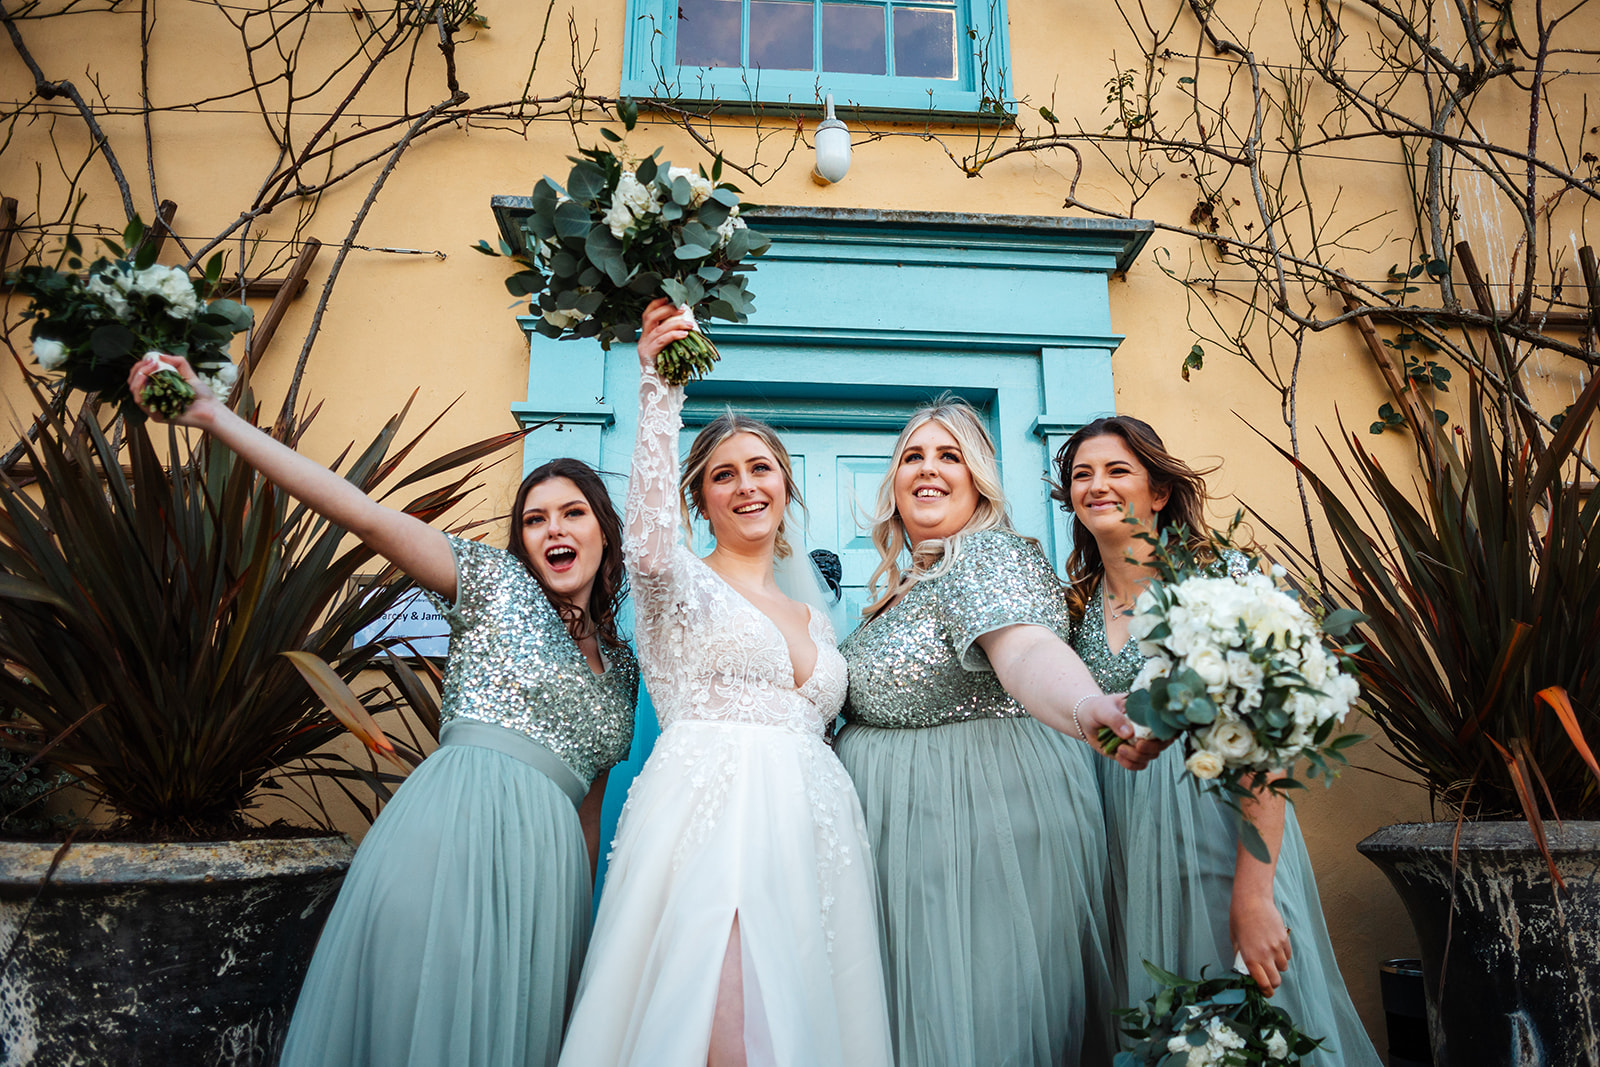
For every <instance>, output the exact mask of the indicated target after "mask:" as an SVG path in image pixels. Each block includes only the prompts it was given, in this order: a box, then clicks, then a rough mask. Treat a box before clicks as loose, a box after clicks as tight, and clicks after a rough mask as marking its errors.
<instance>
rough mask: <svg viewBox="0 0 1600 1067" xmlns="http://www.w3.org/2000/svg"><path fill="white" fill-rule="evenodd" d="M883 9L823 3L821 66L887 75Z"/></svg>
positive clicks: (854, 72) (852, 71)
mask: <svg viewBox="0 0 1600 1067" xmlns="http://www.w3.org/2000/svg"><path fill="white" fill-rule="evenodd" d="M883 30H884V25H883V8H881V7H878V6H877V5H873V6H871V7H868V6H866V5H864V4H823V5H822V69H823V70H831V71H837V72H838V73H840V74H887V73H888V66H889V61H888V49H887V48H886V47H885V46H884V42H883Z"/></svg>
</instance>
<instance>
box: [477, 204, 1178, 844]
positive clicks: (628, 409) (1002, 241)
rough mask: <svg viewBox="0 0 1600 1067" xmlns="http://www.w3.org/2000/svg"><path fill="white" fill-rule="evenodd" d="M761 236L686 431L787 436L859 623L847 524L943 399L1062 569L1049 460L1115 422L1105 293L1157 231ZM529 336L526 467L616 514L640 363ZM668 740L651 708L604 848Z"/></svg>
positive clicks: (608, 818) (613, 789) (811, 533)
mask: <svg viewBox="0 0 1600 1067" xmlns="http://www.w3.org/2000/svg"><path fill="white" fill-rule="evenodd" d="M528 206H529V205H528V201H527V199H526V198H525V197H495V198H494V199H493V201H492V207H493V210H494V212H495V215H496V218H497V220H498V222H499V225H500V231H501V234H502V236H504V237H505V238H506V239H507V240H508V241H509V240H512V239H513V237H514V234H515V233H516V220H517V219H518V218H519V217H520V216H523V215H525V214H526V213H527V211H528ZM752 223H753V224H754V225H756V226H757V227H758V228H759V229H761V230H762V231H763V232H765V233H767V234H768V235H769V236H771V237H772V240H773V244H772V249H771V250H770V251H769V252H768V253H767V254H766V255H765V256H763V257H762V258H761V259H760V260H759V261H758V264H759V269H758V270H757V271H756V273H755V275H754V276H753V278H752V279H751V289H752V290H753V291H754V292H755V294H756V308H757V310H756V312H755V314H754V315H752V317H751V321H750V322H748V323H744V324H732V323H722V322H714V323H711V324H710V326H709V327H708V332H709V333H710V334H711V336H712V337H713V338H714V339H715V340H716V342H717V346H718V348H719V350H720V351H721V353H722V361H721V363H720V364H719V365H718V366H717V369H716V371H715V372H714V374H713V375H712V377H711V378H710V379H709V380H707V381H704V382H697V383H694V384H693V385H691V386H690V387H689V389H688V395H687V399H686V402H685V409H684V412H685V414H684V421H685V424H686V428H688V429H690V430H693V429H694V428H695V427H697V426H700V425H703V424H704V423H705V422H708V421H709V420H710V419H712V418H714V417H715V416H716V414H717V413H718V412H720V411H721V410H722V409H723V408H724V407H725V406H732V407H735V408H737V409H738V410H740V411H743V412H746V413H748V414H751V415H754V416H755V417H757V418H762V419H765V420H766V421H768V422H770V423H772V424H773V425H774V426H775V427H776V428H777V429H778V430H779V431H780V432H781V433H783V434H784V436H785V437H786V439H787V440H788V441H789V442H790V444H791V447H792V450H793V451H794V452H795V454H796V456H797V459H798V460H799V462H800V465H801V466H803V467H804V481H803V483H802V491H803V492H804V493H805V494H806V495H807V497H808V500H810V501H812V502H813V507H814V509H815V510H814V514H813V516H812V522H811V524H810V525H809V527H808V528H807V530H806V547H807V548H814V547H824V548H830V549H833V550H834V551H837V552H839V553H840V555H841V557H842V558H843V560H844V563H845V583H846V586H847V596H848V597H849V598H850V600H851V602H852V603H853V604H855V605H859V603H860V601H861V597H862V587H863V586H864V583H865V580H866V577H867V575H868V574H870V572H871V569H872V566H874V565H875V561H874V560H873V559H872V557H871V553H870V543H869V542H868V541H867V540H866V534H865V532H864V531H859V530H856V529H855V525H854V522H853V521H852V520H853V515H852V514H851V512H852V510H854V511H855V512H858V513H859V514H861V515H862V516H863V518H864V517H865V515H866V514H868V513H869V512H870V510H871V508H872V505H873V498H874V496H875V492H876V485H877V479H878V478H879V477H881V472H882V471H883V470H884V469H886V464H887V457H888V453H889V451H890V450H891V449H892V447H893V442H894V437H895V435H896V434H897V433H898V432H899V429H900V427H901V426H902V425H903V424H904V422H905V419H906V416H907V415H909V414H910V413H911V412H912V411H913V410H915V409H916V408H917V407H920V406H922V405H923V404H926V403H927V402H928V401H929V400H931V399H932V398H934V397H936V396H939V395H940V394H944V393H949V394H953V395H957V396H961V397H963V398H965V399H967V400H969V401H971V402H972V403H973V404H975V405H977V406H978V407H979V408H980V409H981V410H982V411H983V413H984V415H985V417H986V418H987V420H988V425H989V429H990V432H991V433H993V434H994V437H995V443H996V447H997V450H998V452H999V456H1000V464H1001V473H1002V481H1003V484H1004V486H1005V490H1006V494H1007V497H1008V499H1009V502H1010V505H1011V511H1012V517H1013V519H1014V520H1015V522H1016V525H1017V527H1018V529H1020V530H1022V531H1023V532H1024V533H1028V534H1031V535H1033V536H1036V537H1038V538H1040V540H1041V541H1043V542H1044V544H1045V546H1046V548H1047V550H1049V551H1050V552H1051V554H1052V556H1053V558H1055V560H1056V563H1057V565H1058V566H1059V564H1060V563H1061V561H1062V558H1063V556H1064V546H1065V545H1066V544H1067V526H1066V519H1065V517H1064V516H1063V514H1062V513H1061V512H1060V511H1059V510H1058V509H1054V508H1052V507H1051V505H1050V501H1049V499H1048V495H1047V486H1046V485H1045V482H1044V478H1045V477H1046V474H1047V471H1048V467H1049V459H1050V457H1051V456H1052V455H1053V454H1054V452H1055V450H1056V448H1057V447H1059V445H1060V444H1061V442H1062V441H1064V440H1065V438H1066V437H1067V436H1068V435H1069V434H1071V433H1072V431H1073V430H1075V429H1076V428H1077V427H1079V426H1081V425H1083V424H1084V423H1085V422H1087V421H1089V420H1090V419H1093V418H1095V417H1097V416H1099V415H1106V414H1111V413H1113V412H1114V411H1115V393H1114V390H1113V386H1112V377H1111V354H1112V352H1114V351H1115V350H1116V347H1117V345H1118V343H1119V342H1120V341H1121V337H1120V336H1119V335H1117V334H1116V333H1113V332H1112V330H1111V313H1110V299H1109V293H1108V288H1107V283H1108V278H1109V277H1110V276H1111V275H1112V274H1115V273H1118V272H1121V271H1124V270H1126V269H1127V267H1128V266H1129V265H1130V264H1131V263H1132V261H1133V259H1134V258H1135V257H1136V256H1137V255H1138V253H1139V251H1140V249H1141V248H1142V247H1143V245H1144V242H1145V241H1146V239H1147V238H1148V237H1149V234H1150V232H1151V229H1152V227H1151V225H1150V224H1149V223H1147V222H1130V221H1126V220H1101V219H1075V218H1031V217H1021V216H994V215H949V214H924V213H914V212H894V211H872V210H856V209H826V208H767V209H764V210H763V211H762V213H761V216H760V219H759V221H756V220H754V219H752ZM519 322H520V324H521V325H522V328H523V331H524V333H525V334H526V335H527V338H528V345H529V375H528V398H527V400H525V401H523V402H521V403H517V404H513V405H512V411H513V413H514V414H515V415H516V417H517V419H518V421H519V422H520V423H521V424H522V425H524V426H530V425H539V424H544V425H541V426H540V428H539V429H536V430H534V431H533V432H532V433H531V434H529V436H528V439H527V444H526V446H525V455H524V462H525V469H531V468H532V467H533V466H535V465H536V464H538V463H540V462H543V461H544V460H546V459H548V458H551V457H553V456H575V457H577V458H579V459H582V460H584V461H585V462H588V463H590V464H593V465H594V466H595V467H597V468H598V469H600V470H601V471H603V472H606V473H607V474H608V475H610V476H612V477H611V479H610V480H611V484H612V485H613V487H614V491H615V495H616V496H617V498H618V501H619V503H620V501H621V497H622V495H623V492H624V491H625V486H626V478H627V471H628V466H629V460H630V457H631V454H632V449H633V438H634V431H635V427H636V425H637V414H636V407H637V401H636V398H637V395H638V362H637V357H636V356H635V354H634V351H633V346H632V345H616V346H614V347H613V348H612V349H611V351H609V352H606V351H603V350H602V349H601V348H600V346H599V345H598V344H595V343H593V342H582V343H578V342H557V341H551V340H549V339H548V338H545V337H541V336H539V335H538V334H537V333H535V332H534V331H533V328H532V326H533V320H532V319H530V318H527V317H522V318H520V319H519ZM697 547H700V548H701V550H702V551H704V550H705V548H706V546H697ZM655 734H656V730H655V715H654V710H653V708H651V706H650V704H649V701H648V698H647V697H646V696H644V695H643V694H641V700H640V715H639V722H638V729H637V731H636V740H635V744H634V749H633V754H632V757H631V758H630V759H629V761H628V763H626V764H624V765H620V766H618V767H617V768H615V769H614V770H613V772H612V776H611V784H610V787H609V789H608V793H607V800H606V814H605V820H604V823H603V826H602V833H603V834H606V835H608V836H609V835H610V833H611V832H612V830H613V829H614V827H615V819H616V811H617V809H618V807H620V802H621V797H622V795H623V793H624V791H625V788H626V785H627V783H628V782H631V780H632V778H633V774H634V773H636V772H637V769H638V767H639V766H640V765H641V764H642V763H643V760H644V757H645V755H646V754H647V753H648V752H649V746H650V744H651V743H652V742H653V741H654V738H655Z"/></svg>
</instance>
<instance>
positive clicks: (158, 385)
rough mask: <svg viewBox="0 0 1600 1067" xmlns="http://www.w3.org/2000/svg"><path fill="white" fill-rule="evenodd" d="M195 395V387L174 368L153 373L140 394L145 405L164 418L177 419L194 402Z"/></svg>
mask: <svg viewBox="0 0 1600 1067" xmlns="http://www.w3.org/2000/svg"><path fill="white" fill-rule="evenodd" d="M194 397H195V392H194V389H193V387H192V386H190V385H189V383H188V382H186V381H184V380H183V379H182V378H180V377H178V372H177V371H173V370H160V371H157V372H156V373H155V374H152V375H151V376H150V379H149V381H148V383H147V384H146V385H145V387H144V392H143V393H140V394H139V399H140V400H142V401H143V402H144V404H145V406H146V407H148V408H149V409H150V410H151V411H154V412H155V413H156V414H157V415H160V416H161V417H162V418H163V419H175V418H177V417H178V416H179V415H182V414H183V413H184V412H185V411H187V410H188V409H189V405H190V404H191V403H193V402H194Z"/></svg>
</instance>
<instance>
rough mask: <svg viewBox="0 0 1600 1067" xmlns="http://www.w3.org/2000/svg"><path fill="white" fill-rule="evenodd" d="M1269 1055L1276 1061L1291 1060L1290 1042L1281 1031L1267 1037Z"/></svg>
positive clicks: (1273, 1032) (1275, 1031)
mask: <svg viewBox="0 0 1600 1067" xmlns="http://www.w3.org/2000/svg"><path fill="white" fill-rule="evenodd" d="M1267 1055H1268V1056H1270V1057H1272V1058H1273V1059H1275V1060H1286V1059H1288V1058H1289V1042H1288V1041H1287V1040H1285V1038H1284V1036H1283V1032H1282V1031H1281V1030H1274V1031H1272V1033H1270V1034H1268V1035H1267Z"/></svg>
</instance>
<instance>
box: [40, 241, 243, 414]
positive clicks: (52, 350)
mask: <svg viewBox="0 0 1600 1067" xmlns="http://www.w3.org/2000/svg"><path fill="white" fill-rule="evenodd" d="M144 233H145V228H144V224H143V223H142V222H140V221H139V219H138V218H137V217H136V218H134V219H133V221H131V222H129V223H128V228H127V229H126V230H125V231H124V232H123V235H122V240H123V242H124V244H125V245H126V247H127V248H137V247H138V246H139V244H140V241H141V240H142V238H143V237H144ZM104 244H105V245H106V247H107V249H108V250H109V251H110V252H111V255H112V256H113V257H114V258H110V259H107V258H104V257H102V258H100V259H97V260H95V261H94V262H93V263H91V264H90V265H89V268H88V273H87V276H81V275H80V274H79V273H78V272H79V271H80V270H82V269H83V260H82V256H83V245H82V244H81V243H80V242H79V241H78V239H77V238H76V237H74V236H72V235H70V234H69V235H68V236H67V241H66V247H65V249H64V250H63V257H62V258H63V260H64V262H65V266H66V268H67V269H66V270H60V269H57V268H59V266H60V265H61V264H60V263H58V264H57V268H51V267H44V266H39V265H29V266H26V267H23V268H22V269H21V270H19V271H18V272H17V281H16V288H17V291H18V292H20V293H24V294H26V295H27V296H29V297H30V298H32V302H31V303H30V304H29V306H28V309H27V310H26V311H25V312H24V313H23V316H22V317H23V318H24V319H32V320H34V322H33V330H32V334H31V336H32V341H33V356H34V358H35V359H36V360H38V361H39V366H40V367H41V368H42V369H44V370H46V371H60V372H61V374H62V376H63V377H64V378H65V380H66V384H67V386H68V387H69V388H72V389H79V390H82V391H84V392H98V393H99V394H100V395H101V396H102V397H104V398H105V399H107V400H110V401H113V402H115V403H118V404H120V405H121V407H122V414H123V415H124V417H126V418H130V419H134V420H141V419H143V418H144V413H143V412H142V411H140V410H139V407H138V405H137V404H135V403H134V400H133V397H132V396H131V395H129V393H128V373H129V371H131V370H132V369H133V365H134V364H135V363H138V362H139V361H140V360H141V359H143V358H144V357H145V356H146V355H147V354H152V355H161V354H167V355H174V356H183V357H185V358H187V359H188V360H189V363H190V365H191V366H193V367H194V369H195V372H196V373H197V374H199V375H200V377H201V379H202V380H204V381H205V382H206V384H207V385H208V386H210V387H211V391H212V392H213V393H215V394H216V395H217V397H218V399H220V400H223V401H224V402H226V400H227V398H228V393H229V392H230V391H231V390H232V388H233V385H234V382H235V381H236V380H237V379H238V374H239V370H238V368H237V367H235V366H234V364H233V362H232V361H231V360H230V359H229V358H228V344H229V342H230V341H231V340H232V339H233V335H234V334H236V333H241V332H243V331H244V330H247V329H249V328H250V322H251V312H250V309H249V308H248V307H245V306H244V305H243V304H240V303H238V302H237V301H234V300H212V301H210V302H209V303H208V302H206V301H205V300H204V298H203V295H202V294H206V293H210V292H213V291H214V290H215V289H216V285H217V282H218V280H219V279H220V278H221V277H222V265H223V257H222V255H221V253H218V254H217V255H215V256H213V257H212V258H211V261H210V262H209V263H208V264H207V265H206V272H205V276H204V277H203V278H199V279H194V278H191V277H190V276H189V274H188V272H187V271H184V270H182V269H180V268H178V267H163V266H159V265H157V264H156V262H155V258H156V250H155V246H154V245H152V244H146V245H145V246H144V247H143V248H141V249H139V251H137V252H136V253H134V254H133V256H132V258H131V259H130V258H129V255H128V252H127V251H126V250H125V248H124V244H118V243H117V242H115V241H105V242H104ZM194 396H195V393H194V390H193V389H192V388H190V386H189V384H188V383H187V382H185V381H184V380H183V379H182V378H180V377H179V376H178V374H177V372H176V371H174V370H171V369H168V370H163V371H161V372H160V373H158V374H156V375H154V376H152V377H151V379H150V384H149V385H147V386H146V387H145V390H144V396H143V397H142V398H141V399H143V400H144V401H145V403H147V404H149V405H150V406H151V408H153V409H154V410H155V411H157V412H159V413H160V414H161V415H162V416H163V417H166V418H172V417H175V416H177V415H181V414H182V413H183V410H184V409H185V408H187V407H188V406H189V402H190V401H192V400H193V399H194Z"/></svg>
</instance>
